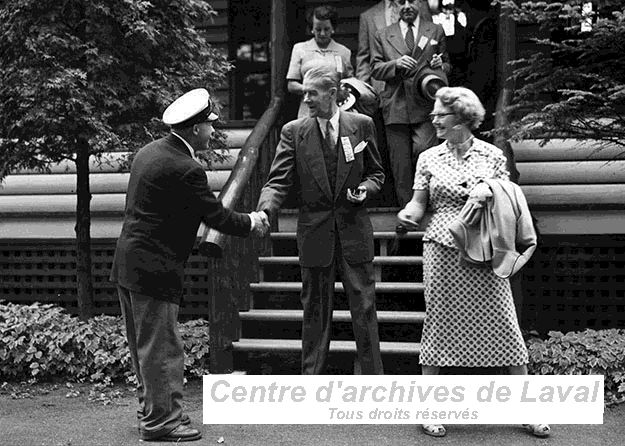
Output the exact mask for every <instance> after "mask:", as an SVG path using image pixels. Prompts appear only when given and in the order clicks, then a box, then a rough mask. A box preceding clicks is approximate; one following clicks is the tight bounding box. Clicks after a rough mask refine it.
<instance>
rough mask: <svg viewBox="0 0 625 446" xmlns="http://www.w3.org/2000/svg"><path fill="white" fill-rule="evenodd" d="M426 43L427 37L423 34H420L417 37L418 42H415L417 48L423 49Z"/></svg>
mask: <svg viewBox="0 0 625 446" xmlns="http://www.w3.org/2000/svg"><path fill="white" fill-rule="evenodd" d="M427 44H428V38H427V37H425V36H421V38H420V39H419V43H418V44H417V45H418V46H419V48H421V49H423V48H425V45H427Z"/></svg>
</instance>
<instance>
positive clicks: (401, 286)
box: [250, 282, 424, 293]
mask: <svg viewBox="0 0 625 446" xmlns="http://www.w3.org/2000/svg"><path fill="white" fill-rule="evenodd" d="M423 289H424V287H423V283H416V282H376V284H375V291H376V292H378V293H422V292H423ZM250 290H251V291H252V292H254V291H257V292H263V291H264V292H267V291H284V292H301V291H302V282H258V283H250ZM334 291H335V292H337V293H342V292H344V289H343V284H342V283H340V282H336V283H335V284H334Z"/></svg>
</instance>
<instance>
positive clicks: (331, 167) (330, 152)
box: [322, 119, 337, 191]
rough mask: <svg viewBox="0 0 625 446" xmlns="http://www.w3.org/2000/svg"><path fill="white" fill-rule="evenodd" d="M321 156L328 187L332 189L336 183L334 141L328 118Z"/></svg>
mask: <svg viewBox="0 0 625 446" xmlns="http://www.w3.org/2000/svg"><path fill="white" fill-rule="evenodd" d="M322 148H323V158H324V161H325V164H326V171H327V173H328V181H329V182H330V189H331V190H332V191H334V183H336V163H337V156H336V143H335V142H334V141H333V140H332V124H330V120H329V119H328V122H327V123H326V131H325V136H324V137H323V143H322Z"/></svg>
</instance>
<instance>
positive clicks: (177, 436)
mask: <svg viewBox="0 0 625 446" xmlns="http://www.w3.org/2000/svg"><path fill="white" fill-rule="evenodd" d="M200 438H202V433H201V432H200V431H199V430H197V429H192V428H190V427H187V426H185V425H183V424H181V425H180V426H178V427H177V428H176V429H174V430H173V431H171V432H170V433H168V434H165V435H161V436H160V437H154V438H142V440H143V441H168V442H173V443H175V442H182V441H195V440H199V439H200Z"/></svg>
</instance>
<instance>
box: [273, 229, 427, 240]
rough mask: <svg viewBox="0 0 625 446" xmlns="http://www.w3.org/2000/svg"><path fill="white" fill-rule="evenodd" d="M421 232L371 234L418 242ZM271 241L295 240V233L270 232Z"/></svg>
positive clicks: (384, 237)
mask: <svg viewBox="0 0 625 446" xmlns="http://www.w3.org/2000/svg"><path fill="white" fill-rule="evenodd" d="M423 234H425V233H424V232H423V231H410V232H407V233H405V234H398V233H396V232H394V231H375V232H374V233H373V238H374V239H386V240H388V239H401V240H406V239H411V240H419V239H422V238H423ZM270 237H271V240H295V232H272V233H271V234H270Z"/></svg>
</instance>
